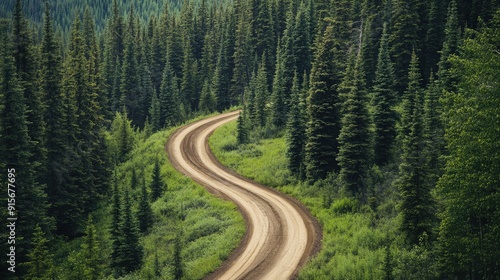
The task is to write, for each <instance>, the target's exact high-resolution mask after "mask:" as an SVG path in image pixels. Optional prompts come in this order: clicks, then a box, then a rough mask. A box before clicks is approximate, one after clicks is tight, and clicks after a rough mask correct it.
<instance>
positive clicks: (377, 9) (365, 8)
mask: <svg viewBox="0 0 500 280" xmlns="http://www.w3.org/2000/svg"><path fill="white" fill-rule="evenodd" d="M380 2H381V1H364V2H363V4H362V10H361V17H362V18H364V19H362V22H361V25H362V26H361V27H360V28H362V34H361V36H362V38H361V53H362V54H363V59H362V63H363V71H364V72H365V76H366V86H367V88H372V87H373V85H374V82H375V75H376V74H375V72H376V71H377V61H378V60H377V58H378V55H379V50H380V40H381V39H382V36H383V35H382V31H383V24H384V23H383V22H382V4H381V3H380ZM386 34H388V33H387V29H386ZM386 36H388V35H386ZM386 40H387V39H386Z"/></svg>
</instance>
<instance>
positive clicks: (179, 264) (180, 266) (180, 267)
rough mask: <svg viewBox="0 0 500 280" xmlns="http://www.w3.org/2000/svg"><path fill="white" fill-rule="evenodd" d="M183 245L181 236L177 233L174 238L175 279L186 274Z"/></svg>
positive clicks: (179, 278) (177, 279) (179, 279)
mask: <svg viewBox="0 0 500 280" xmlns="http://www.w3.org/2000/svg"><path fill="white" fill-rule="evenodd" d="M181 253H182V245H181V236H180V234H179V233H177V235H176V237H175V239H174V260H173V267H174V268H173V270H174V279H175V280H181V279H182V277H183V276H184V263H183V261H182V255H181Z"/></svg>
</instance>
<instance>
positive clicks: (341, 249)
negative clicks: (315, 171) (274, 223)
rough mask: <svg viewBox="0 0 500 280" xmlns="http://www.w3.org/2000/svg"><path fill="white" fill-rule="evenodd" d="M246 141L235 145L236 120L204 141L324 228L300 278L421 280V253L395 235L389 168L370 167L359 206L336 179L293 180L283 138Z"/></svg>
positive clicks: (224, 159)
mask: <svg viewBox="0 0 500 280" xmlns="http://www.w3.org/2000/svg"><path fill="white" fill-rule="evenodd" d="M251 142H252V143H250V144H244V145H237V140H236V123H235V122H231V123H228V124H226V125H224V126H222V127H220V128H218V129H217V130H216V131H215V132H214V134H213V135H212V136H211V138H210V139H209V144H210V148H211V149H212V151H213V152H214V154H215V155H216V157H217V158H218V159H219V160H220V161H221V163H222V164H224V165H226V166H228V167H229V168H231V169H233V170H235V171H236V172H238V173H240V174H242V175H243V176H246V177H248V178H251V179H253V180H255V181H257V182H260V183H262V184H265V185H268V186H270V187H274V188H276V189H278V190H279V191H281V192H283V193H285V194H288V195H290V196H293V197H295V198H297V199H298V200H299V201H301V202H302V203H303V204H304V205H305V206H306V207H307V208H308V209H309V210H310V211H311V214H312V215H313V216H314V217H316V218H317V219H318V221H319V223H320V225H321V227H322V230H323V239H322V241H321V250H320V251H319V253H318V254H317V255H316V256H315V257H313V258H312V259H311V260H310V261H309V262H308V263H307V264H306V265H305V266H304V267H303V268H302V270H301V272H300V274H299V279H311V280H318V279H325V280H326V279H384V278H385V277H386V276H388V275H387V274H386V273H388V274H389V276H390V277H391V278H394V279H424V278H425V276H422V274H419V273H425V271H426V269H427V268H426V266H428V265H429V264H428V263H426V259H425V258H424V259H422V258H421V255H422V253H424V254H425V253H426V252H420V251H418V250H420V249H418V250H417V249H411V248H410V249H407V248H406V247H405V245H404V240H403V238H402V236H401V235H400V234H399V233H398V224H399V221H398V219H399V218H398V217H399V216H398V215H397V205H396V203H395V201H397V199H396V195H397V194H395V193H394V191H393V188H391V187H390V185H391V183H392V181H393V180H394V176H395V172H394V168H393V167H392V168H387V170H379V169H378V168H373V170H372V171H371V173H372V175H371V177H372V179H371V180H372V181H371V185H372V191H373V192H374V193H375V194H374V195H373V197H376V199H374V200H372V201H369V202H368V203H366V204H360V203H358V201H357V200H355V199H352V198H349V197H347V196H345V195H343V194H342V191H341V188H338V187H337V186H336V180H335V178H328V179H326V180H323V181H320V182H316V183H314V184H309V183H307V182H302V181H299V180H297V179H295V178H294V176H292V174H290V171H289V170H288V168H287V159H286V155H285V154H286V153H285V151H286V142H285V138H284V137H278V138H270V139H259V138H255V139H253V140H252V141H251ZM332 177H334V176H332ZM387 252H389V254H387ZM387 255H388V256H389V257H387ZM396 256H397V257H396ZM419 261H420V263H419ZM409 267H413V268H414V270H416V271H415V273H413V272H412V271H408V270H407V269H406V268H409ZM415 268H416V269H415ZM419 277H420V278H419ZM421 277H424V278H421Z"/></svg>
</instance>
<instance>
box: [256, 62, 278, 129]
mask: <svg viewBox="0 0 500 280" xmlns="http://www.w3.org/2000/svg"><path fill="white" fill-rule="evenodd" d="M251 83H253V90H254V96H255V98H254V102H253V110H254V114H253V116H252V118H253V120H254V125H255V126H258V127H264V126H265V124H266V120H267V112H266V111H267V110H266V104H267V100H268V96H269V91H268V90H267V72H266V54H265V53H264V54H263V55H262V60H261V62H260V64H259V69H258V70H257V75H256V76H254V77H253V79H252V81H251ZM274 101H276V99H274V100H273V102H274ZM272 109H275V105H274V103H273V107H272Z"/></svg>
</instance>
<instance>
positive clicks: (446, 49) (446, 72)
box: [437, 0, 460, 91]
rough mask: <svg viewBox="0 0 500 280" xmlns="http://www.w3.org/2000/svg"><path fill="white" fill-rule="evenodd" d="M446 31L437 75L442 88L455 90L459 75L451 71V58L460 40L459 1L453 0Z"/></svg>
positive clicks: (449, 9)
mask: <svg viewBox="0 0 500 280" xmlns="http://www.w3.org/2000/svg"><path fill="white" fill-rule="evenodd" d="M444 33H445V36H444V43H443V49H442V50H441V57H440V59H439V63H438V72H437V77H438V79H439V83H440V86H441V88H442V89H445V90H447V91H452V90H455V85H456V84H458V77H457V75H456V74H454V73H453V72H452V71H450V68H451V64H450V62H449V59H450V56H451V55H453V54H455V53H456V52H457V50H458V47H459V41H460V25H459V20H458V12H457V3H456V1H455V0H452V1H451V3H450V6H449V7H448V16H447V20H446V27H445V30H444Z"/></svg>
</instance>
